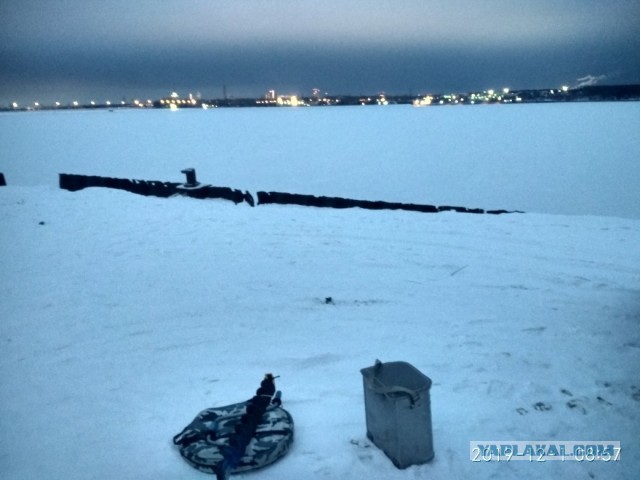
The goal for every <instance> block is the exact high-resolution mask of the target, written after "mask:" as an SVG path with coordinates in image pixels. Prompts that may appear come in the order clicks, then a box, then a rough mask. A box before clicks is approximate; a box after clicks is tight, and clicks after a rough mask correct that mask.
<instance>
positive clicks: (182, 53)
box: [0, 0, 640, 104]
mask: <svg viewBox="0 0 640 480" xmlns="http://www.w3.org/2000/svg"><path fill="white" fill-rule="evenodd" d="M0 22H1V28H0V104H7V103H10V102H12V101H19V102H23V103H28V102H33V101H39V102H41V103H43V104H44V103H53V102H54V101H56V100H59V101H63V102H70V101H72V100H79V101H82V102H86V101H89V100H96V101H99V102H102V101H104V100H106V99H110V100H114V101H115V100H120V99H122V98H123V97H126V98H127V99H133V98H141V99H144V98H159V97H161V96H164V95H166V94H168V93H169V92H171V91H178V92H179V93H181V94H187V93H189V92H193V93H196V92H200V93H201V94H202V96H203V97H204V98H219V97H221V96H222V94H223V85H225V86H226V90H227V93H228V95H229V96H235V97H242V96H259V95H262V94H263V93H264V92H266V91H267V90H269V89H272V88H273V89H276V90H277V91H278V92H281V93H298V94H309V93H310V91H311V89H312V88H320V89H321V90H323V91H326V92H329V93H330V94H347V93H351V94H361V93H369V94H371V93H376V92H380V91H385V92H388V93H414V94H418V93H437V92H445V91H474V90H485V89H489V88H495V89H498V88H502V87H511V88H546V87H559V86H560V85H563V84H566V85H571V86H575V85H577V84H579V83H581V82H587V83H589V82H600V83H601V84H624V83H640V0H0Z"/></svg>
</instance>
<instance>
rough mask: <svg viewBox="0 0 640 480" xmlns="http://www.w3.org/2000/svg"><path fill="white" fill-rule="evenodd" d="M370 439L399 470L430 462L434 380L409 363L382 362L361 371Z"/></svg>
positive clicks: (377, 361)
mask: <svg viewBox="0 0 640 480" xmlns="http://www.w3.org/2000/svg"><path fill="white" fill-rule="evenodd" d="M360 372H361V373H362V378H363V383H364V403H365V414H366V420H367V437H369V439H370V440H371V441H372V442H373V443H374V444H375V445H376V446H377V447H378V448H380V449H381V450H382V451H383V452H384V453H385V455H387V457H389V459H390V460H391V461H392V462H393V464H394V465H395V466H396V467H398V468H407V467H409V466H411V465H419V464H422V463H426V462H428V461H430V460H431V459H432V458H433V456H434V452H433V435H432V432H431V400H430V398H429V389H430V388H431V380H430V379H429V377H427V376H425V375H423V374H422V373H421V372H420V371H419V370H417V369H416V368H415V367H414V366H412V365H410V364H409V363H406V362H388V363H381V362H380V361H379V360H376V363H375V365H374V366H373V367H368V368H363V369H362V370H361V371H360Z"/></svg>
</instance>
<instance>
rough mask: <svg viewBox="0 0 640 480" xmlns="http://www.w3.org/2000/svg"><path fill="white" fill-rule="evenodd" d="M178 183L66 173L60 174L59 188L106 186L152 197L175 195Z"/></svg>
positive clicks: (72, 190) (75, 189) (75, 188)
mask: <svg viewBox="0 0 640 480" xmlns="http://www.w3.org/2000/svg"><path fill="white" fill-rule="evenodd" d="M178 185H180V184H179V183H170V182H158V181H153V180H152V181H147V180H127V179H125V178H110V177H98V176H94V175H91V176H88V175H73V174H67V173H61V174H60V188H62V189H64V190H69V191H71V192H76V191H78V190H82V189H84V188H89V187H106V188H114V189H117V190H126V191H127V192H131V193H137V194H138V195H146V196H154V197H165V198H166V197H170V196H171V195H175V194H176V193H178V192H177V187H178Z"/></svg>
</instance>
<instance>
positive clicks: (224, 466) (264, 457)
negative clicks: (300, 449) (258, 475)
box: [173, 374, 293, 480]
mask: <svg viewBox="0 0 640 480" xmlns="http://www.w3.org/2000/svg"><path fill="white" fill-rule="evenodd" d="M275 378H276V377H274V376H273V375H271V374H267V375H265V378H264V380H263V381H262V383H261V384H260V388H259V389H258V390H257V392H256V395H255V396H254V397H253V398H251V399H250V400H248V401H246V402H242V403H236V404H233V405H228V406H226V407H218V408H209V409H207V410H203V411H202V412H200V413H199V414H198V416H197V417H196V418H195V419H194V420H193V421H192V422H191V423H190V424H189V425H188V426H187V427H185V429H184V430H183V431H182V432H180V433H179V434H178V435H176V436H175V437H173V443H174V444H175V445H177V446H178V447H179V448H180V454H181V455H182V456H183V457H184V459H185V460H186V461H187V462H189V463H190V464H191V465H193V466H194V467H195V468H197V469H198V470H200V471H202V472H206V473H213V474H215V475H216V478H217V479H218V480H226V479H227V478H228V476H229V474H231V473H237V472H243V471H246V470H253V469H255V468H260V467H264V466H267V465H269V464H271V463H273V462H275V461H276V460H278V459H279V458H280V457H282V456H283V455H285V454H286V453H287V452H288V450H289V447H290V445H291V442H293V418H292V417H291V415H290V414H289V412H287V411H286V410H285V409H283V408H282V407H281V404H282V401H281V399H280V392H276V390H275V384H274V379H275ZM274 394H275V396H274Z"/></svg>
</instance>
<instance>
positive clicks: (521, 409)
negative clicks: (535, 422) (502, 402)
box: [516, 407, 529, 415]
mask: <svg viewBox="0 0 640 480" xmlns="http://www.w3.org/2000/svg"><path fill="white" fill-rule="evenodd" d="M516 412H518V413H519V414H520V415H526V414H527V413H529V412H528V410H527V409H526V408H522V407H520V408H516Z"/></svg>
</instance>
